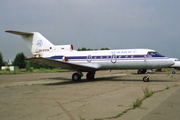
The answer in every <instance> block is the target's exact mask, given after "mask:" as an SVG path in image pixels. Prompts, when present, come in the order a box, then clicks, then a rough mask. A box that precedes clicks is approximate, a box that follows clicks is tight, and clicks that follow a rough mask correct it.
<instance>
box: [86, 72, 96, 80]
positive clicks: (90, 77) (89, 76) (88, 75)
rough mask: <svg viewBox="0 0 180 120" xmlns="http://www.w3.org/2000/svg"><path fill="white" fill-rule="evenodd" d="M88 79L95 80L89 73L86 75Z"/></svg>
mask: <svg viewBox="0 0 180 120" xmlns="http://www.w3.org/2000/svg"><path fill="white" fill-rule="evenodd" d="M86 79H87V80H94V74H93V73H92V72H88V73H87V74H86Z"/></svg>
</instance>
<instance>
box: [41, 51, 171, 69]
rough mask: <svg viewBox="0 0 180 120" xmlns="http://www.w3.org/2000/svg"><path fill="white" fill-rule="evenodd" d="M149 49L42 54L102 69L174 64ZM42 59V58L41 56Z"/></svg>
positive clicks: (147, 67)
mask: <svg viewBox="0 0 180 120" xmlns="http://www.w3.org/2000/svg"><path fill="white" fill-rule="evenodd" d="M148 52H152V53H156V51H154V50H151V49H119V50H98V51H64V52H61V54H58V53H57V52H54V53H51V54H49V53H48V54H44V55H45V56H44V57H46V58H49V59H53V60H57V61H65V62H67V63H73V64H79V65H83V66H90V67H94V68H97V70H103V69H154V68H164V67H169V66H171V65H173V64H174V62H173V61H172V60H170V59H168V58H167V57H165V56H162V55H148ZM42 57H43V56H42ZM65 58H66V59H65Z"/></svg>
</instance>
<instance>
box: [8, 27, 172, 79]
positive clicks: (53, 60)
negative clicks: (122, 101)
mask: <svg viewBox="0 0 180 120" xmlns="http://www.w3.org/2000/svg"><path fill="white" fill-rule="evenodd" d="M6 32H8V33H12V34H17V35H21V36H22V38H23V39H24V41H25V42H26V44H27V46H28V47H29V48H30V50H31V53H32V54H33V55H34V57H31V58H27V59H26V60H28V61H31V62H35V63H39V64H43V65H49V66H53V67H60V68H62V69H69V70H74V71H77V72H76V73H74V74H73V75H72V80H74V81H79V80H81V77H82V76H83V74H82V72H88V73H87V74H86V78H87V79H88V80H91V79H94V76H95V72H96V71H98V70H113V69H116V70H117V69H140V70H145V69H159V68H166V67H170V66H172V65H173V64H174V62H173V61H172V60H170V59H169V58H167V57H165V56H162V55H160V54H159V53H158V52H156V51H155V50H151V49H117V50H97V51H76V50H73V46H72V45H53V44H52V43H51V42H49V41H48V40H47V39H46V38H45V37H43V36H42V35H41V34H40V33H39V32H32V33H27V32H20V31H12V30H8V31H6ZM140 72H141V71H140ZM143 81H144V82H148V81H149V75H147V76H145V77H143Z"/></svg>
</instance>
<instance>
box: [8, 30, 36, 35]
mask: <svg viewBox="0 0 180 120" xmlns="http://www.w3.org/2000/svg"><path fill="white" fill-rule="evenodd" d="M5 32H8V33H12V34H16V35H33V34H34V33H28V32H20V31H13V30H7V31H5Z"/></svg>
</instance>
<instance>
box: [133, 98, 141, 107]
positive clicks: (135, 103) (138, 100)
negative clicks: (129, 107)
mask: <svg viewBox="0 0 180 120" xmlns="http://www.w3.org/2000/svg"><path fill="white" fill-rule="evenodd" d="M141 103H142V100H140V99H139V98H137V99H136V101H135V102H134V101H133V108H136V107H139V106H140V105H141Z"/></svg>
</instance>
